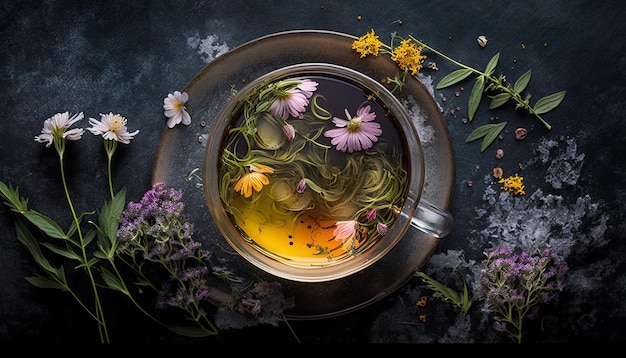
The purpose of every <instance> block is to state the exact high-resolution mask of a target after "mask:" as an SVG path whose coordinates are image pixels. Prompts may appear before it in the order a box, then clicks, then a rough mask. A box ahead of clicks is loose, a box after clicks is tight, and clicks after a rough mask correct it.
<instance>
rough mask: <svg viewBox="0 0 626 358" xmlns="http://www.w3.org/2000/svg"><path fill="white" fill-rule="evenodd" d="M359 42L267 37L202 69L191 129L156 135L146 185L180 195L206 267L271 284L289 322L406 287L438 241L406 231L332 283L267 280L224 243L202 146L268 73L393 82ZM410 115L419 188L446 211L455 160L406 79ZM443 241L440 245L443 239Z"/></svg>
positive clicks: (350, 307)
mask: <svg viewBox="0 0 626 358" xmlns="http://www.w3.org/2000/svg"><path fill="white" fill-rule="evenodd" d="M356 39H357V37H354V36H351V35H347V34H343V33H338V32H332V31H324V30H296V31H287V32H280V33H275V34H270V35H267V36H264V37H261V38H258V39H255V40H253V41H250V42H247V43H245V44H242V45H240V46H238V47H236V48H234V49H232V50H230V51H229V52H227V53H225V54H223V55H221V56H219V57H217V58H216V59H215V60H213V61H212V62H211V63H209V64H207V65H206V66H205V67H204V68H202V69H201V70H200V71H199V72H198V74H196V75H195V76H194V77H193V78H192V79H191V80H190V81H189V83H188V84H187V86H186V87H185V88H184V89H183V91H185V92H187V93H188V94H189V101H188V102H187V105H186V106H187V110H188V112H189V113H190V114H191V117H192V123H191V125H189V126H184V125H178V126H176V127H175V128H172V129H170V128H167V127H166V126H164V130H163V132H162V134H161V138H160V140H159V143H158V147H157V152H156V157H155V160H154V165H153V171H152V182H153V183H154V182H157V181H163V182H165V184H166V185H167V186H168V187H173V188H176V189H178V190H182V191H183V201H184V203H185V213H186V214H187V215H188V216H189V219H190V221H191V222H192V223H193V224H194V235H193V236H194V239H195V240H197V241H199V242H201V243H202V245H203V247H204V248H205V249H207V250H209V251H210V252H211V253H212V260H214V261H215V262H216V264H218V265H223V266H225V267H227V268H228V269H229V270H232V271H233V272H234V273H235V274H237V275H240V276H246V277H248V278H254V279H257V278H258V279H262V280H266V281H277V282H279V283H280V284H281V285H282V287H283V291H284V294H285V296H286V297H288V298H289V297H291V298H293V300H294V302H295V306H294V307H292V308H290V309H289V310H288V311H286V312H285V315H286V316H287V318H289V319H303V320H304V319H319V318H327V317H333V316H337V315H341V314H345V313H349V312H352V311H355V310H358V309H360V308H363V307H365V306H367V305H369V304H371V303H374V302H376V301H378V300H380V299H382V298H384V297H386V296H387V295H389V294H391V293H392V292H394V291H395V290H397V289H398V288H400V287H401V286H402V285H404V284H405V283H406V282H407V281H409V280H410V279H411V278H412V277H413V276H414V274H415V272H416V271H418V270H419V269H420V268H421V267H422V266H423V265H424V264H425V263H426V262H427V261H428V259H429V258H430V257H431V256H432V254H433V253H434V251H435V249H436V247H437V245H438V243H439V241H440V239H437V238H435V237H432V236H429V235H427V234H424V233H422V232H420V231H418V230H417V229H414V228H409V231H407V233H406V234H405V236H404V237H403V238H402V240H400V242H399V243H398V244H397V245H396V246H395V247H394V248H393V249H392V250H391V251H389V252H388V253H387V254H386V255H385V256H384V257H383V258H381V259H380V260H378V261H377V262H376V263H374V264H373V265H371V266H369V267H367V268H366V269H364V270H362V271H359V272H356V273H354V274H352V275H350V276H347V277H344V278H340V279H337V280H332V281H326V282H319V283H309V282H296V281H290V280H286V279H282V278H278V277H275V276H272V275H270V274H268V273H266V272H264V271H262V270H260V269H258V268H257V267H255V266H254V265H252V264H251V263H249V262H248V261H246V260H245V259H244V258H243V257H241V256H239V254H237V253H236V252H234V251H233V250H232V249H231V248H230V247H229V245H228V243H227V242H226V241H225V239H224V238H223V237H222V235H221V233H220V231H219V230H218V229H217V227H216V225H215V223H214V222H213V220H212V217H211V215H210V213H209V210H208V208H207V204H206V201H205V198H204V194H203V190H202V187H201V185H202V178H201V177H199V175H201V174H200V173H201V168H202V159H203V154H204V142H205V141H206V136H207V135H208V132H209V128H210V126H211V123H212V121H213V119H214V118H215V117H216V115H217V113H218V112H219V111H220V110H221V108H222V107H223V106H224V105H225V104H226V103H227V102H228V100H229V99H230V98H231V97H232V94H233V91H236V90H238V89H240V88H242V87H243V86H244V85H245V84H246V82H247V81H252V80H254V79H255V78H258V77H260V76H261V75H263V74H265V73H268V72H270V71H273V70H276V69H279V68H282V67H285V66H288V65H293V64H298V63H305V62H325V63H332V64H336V65H341V66H345V67H348V68H352V69H354V70H357V71H359V72H361V73H363V74H366V75H368V76H370V77H372V78H374V79H376V80H379V81H382V80H384V79H385V78H387V77H394V76H395V75H396V73H397V72H398V68H397V66H396V64H395V63H394V62H393V61H391V60H390V59H389V57H388V56H386V55H379V56H376V57H374V56H368V57H366V58H360V57H359V54H358V53H357V52H355V51H354V50H352V48H351V45H352V42H353V41H354V40H356ZM397 97H398V99H399V100H400V101H401V102H402V103H403V104H405V106H406V107H407V110H409V112H410V113H411V114H412V116H413V118H414V121H415V122H416V126H417V128H418V132H419V134H420V138H421V141H422V146H423V150H424V156H425V158H424V161H425V168H426V171H425V183H426V184H425V186H424V191H423V194H422V197H423V198H425V199H427V200H429V201H430V202H432V203H433V204H435V205H438V206H439V207H441V208H443V209H446V210H447V209H449V208H450V205H451V202H452V197H453V194H454V182H455V165H454V152H453V148H452V143H451V139H450V136H449V133H448V129H447V126H446V123H445V120H444V118H443V115H442V113H441V110H440V108H439V106H438V104H437V103H436V101H435V99H434V98H433V96H432V95H431V93H430V92H429V91H428V89H427V88H426V87H425V86H424V85H423V84H422V83H421V82H420V81H418V80H417V79H415V78H413V77H410V78H407V81H406V84H405V86H404V89H403V90H402V91H401V92H399V93H398V94H397ZM444 240H445V239H444Z"/></svg>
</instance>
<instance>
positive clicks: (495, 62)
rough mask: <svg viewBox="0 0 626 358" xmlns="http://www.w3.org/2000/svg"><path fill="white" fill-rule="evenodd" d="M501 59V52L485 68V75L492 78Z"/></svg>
mask: <svg viewBox="0 0 626 358" xmlns="http://www.w3.org/2000/svg"><path fill="white" fill-rule="evenodd" d="M499 59H500V52H498V53H496V54H495V55H493V57H492V58H491V60H489V63H487V67H486V68H485V74H487V76H491V74H492V73H493V71H495V70H496V66H497V65H498V60H499Z"/></svg>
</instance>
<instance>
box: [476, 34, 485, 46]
mask: <svg viewBox="0 0 626 358" xmlns="http://www.w3.org/2000/svg"><path fill="white" fill-rule="evenodd" d="M476 41H478V45H480V47H485V46H487V37H486V36H485V35H480V36H478V38H477V39H476Z"/></svg>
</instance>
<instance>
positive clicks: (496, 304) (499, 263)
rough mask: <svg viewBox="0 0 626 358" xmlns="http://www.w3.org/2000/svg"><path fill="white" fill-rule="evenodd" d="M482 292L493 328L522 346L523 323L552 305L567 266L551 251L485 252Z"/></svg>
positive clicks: (485, 310)
mask: <svg viewBox="0 0 626 358" xmlns="http://www.w3.org/2000/svg"><path fill="white" fill-rule="evenodd" d="M484 254H485V255H486V256H487V259H485V260H484V261H483V262H482V265H483V268H482V269H481V290H482V295H483V300H484V307H483V311H484V312H487V313H491V314H493V318H494V320H495V322H494V324H493V327H494V329H495V330H497V331H500V332H506V333H508V334H509V335H510V336H511V338H513V339H514V341H515V342H517V343H521V341H522V334H523V329H522V327H523V321H524V319H525V318H528V319H533V318H535V317H537V315H538V312H539V306H540V305H541V304H547V303H553V302H556V301H557V300H558V295H559V293H560V292H561V291H563V289H564V288H565V284H564V275H565V273H566V272H567V270H568V267H567V263H566V262H565V261H564V260H562V259H560V258H559V257H557V256H556V255H555V254H554V252H553V250H552V248H550V247H545V248H538V249H535V250H532V251H531V252H528V251H525V250H524V251H522V252H521V253H519V254H518V253H514V252H513V250H512V249H511V248H510V247H507V246H503V247H500V248H493V249H487V250H485V252H484Z"/></svg>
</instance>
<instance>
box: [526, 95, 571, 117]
mask: <svg viewBox="0 0 626 358" xmlns="http://www.w3.org/2000/svg"><path fill="white" fill-rule="evenodd" d="M563 98H565V91H561V92H557V93H553V94H551V95H548V96H545V97H543V98H540V99H539V100H538V101H537V103H535V107H534V108H533V112H534V113H535V114H543V113H546V112H549V111H551V110H553V109H555V108H556V107H557V106H558V105H559V104H561V102H562V101H563Z"/></svg>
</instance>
